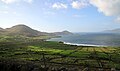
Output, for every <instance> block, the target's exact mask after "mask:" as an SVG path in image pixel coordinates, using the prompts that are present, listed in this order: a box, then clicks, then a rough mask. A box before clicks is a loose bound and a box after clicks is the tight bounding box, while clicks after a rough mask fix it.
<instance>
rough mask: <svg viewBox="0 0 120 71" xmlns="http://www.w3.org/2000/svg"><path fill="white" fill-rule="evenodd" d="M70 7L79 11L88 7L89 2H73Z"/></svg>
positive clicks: (84, 0) (79, 0)
mask: <svg viewBox="0 0 120 71" xmlns="http://www.w3.org/2000/svg"><path fill="white" fill-rule="evenodd" d="M71 5H72V8H74V9H81V8H84V7H87V6H89V2H88V1H87V0H78V1H73V2H72V4H71Z"/></svg>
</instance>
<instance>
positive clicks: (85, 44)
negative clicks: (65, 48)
mask: <svg viewBox="0 0 120 71" xmlns="http://www.w3.org/2000/svg"><path fill="white" fill-rule="evenodd" d="M63 44H68V45H76V46H96V47H108V46H105V45H93V44H77V43H69V42H63Z"/></svg>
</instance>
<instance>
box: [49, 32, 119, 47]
mask: <svg viewBox="0 0 120 71" xmlns="http://www.w3.org/2000/svg"><path fill="white" fill-rule="evenodd" d="M60 36H61V37H57V38H51V39H49V40H47V41H57V42H60V41H62V42H64V44H70V45H78V46H113V47H114V46H118V47H119V46H120V33H74V34H71V35H60Z"/></svg>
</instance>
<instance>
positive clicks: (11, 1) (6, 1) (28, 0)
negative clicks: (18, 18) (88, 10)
mask: <svg viewBox="0 0 120 71" xmlns="http://www.w3.org/2000/svg"><path fill="white" fill-rule="evenodd" d="M0 1H2V2H3V3H5V4H12V3H16V2H22V1H23V2H27V3H32V2H33V0H0Z"/></svg>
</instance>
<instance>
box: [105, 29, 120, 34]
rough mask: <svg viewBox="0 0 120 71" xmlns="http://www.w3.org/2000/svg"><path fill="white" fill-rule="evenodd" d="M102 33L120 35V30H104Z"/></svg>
mask: <svg viewBox="0 0 120 71" xmlns="http://www.w3.org/2000/svg"><path fill="white" fill-rule="evenodd" d="M104 32H108V33H120V28H118V29H113V30H106V31H104Z"/></svg>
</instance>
